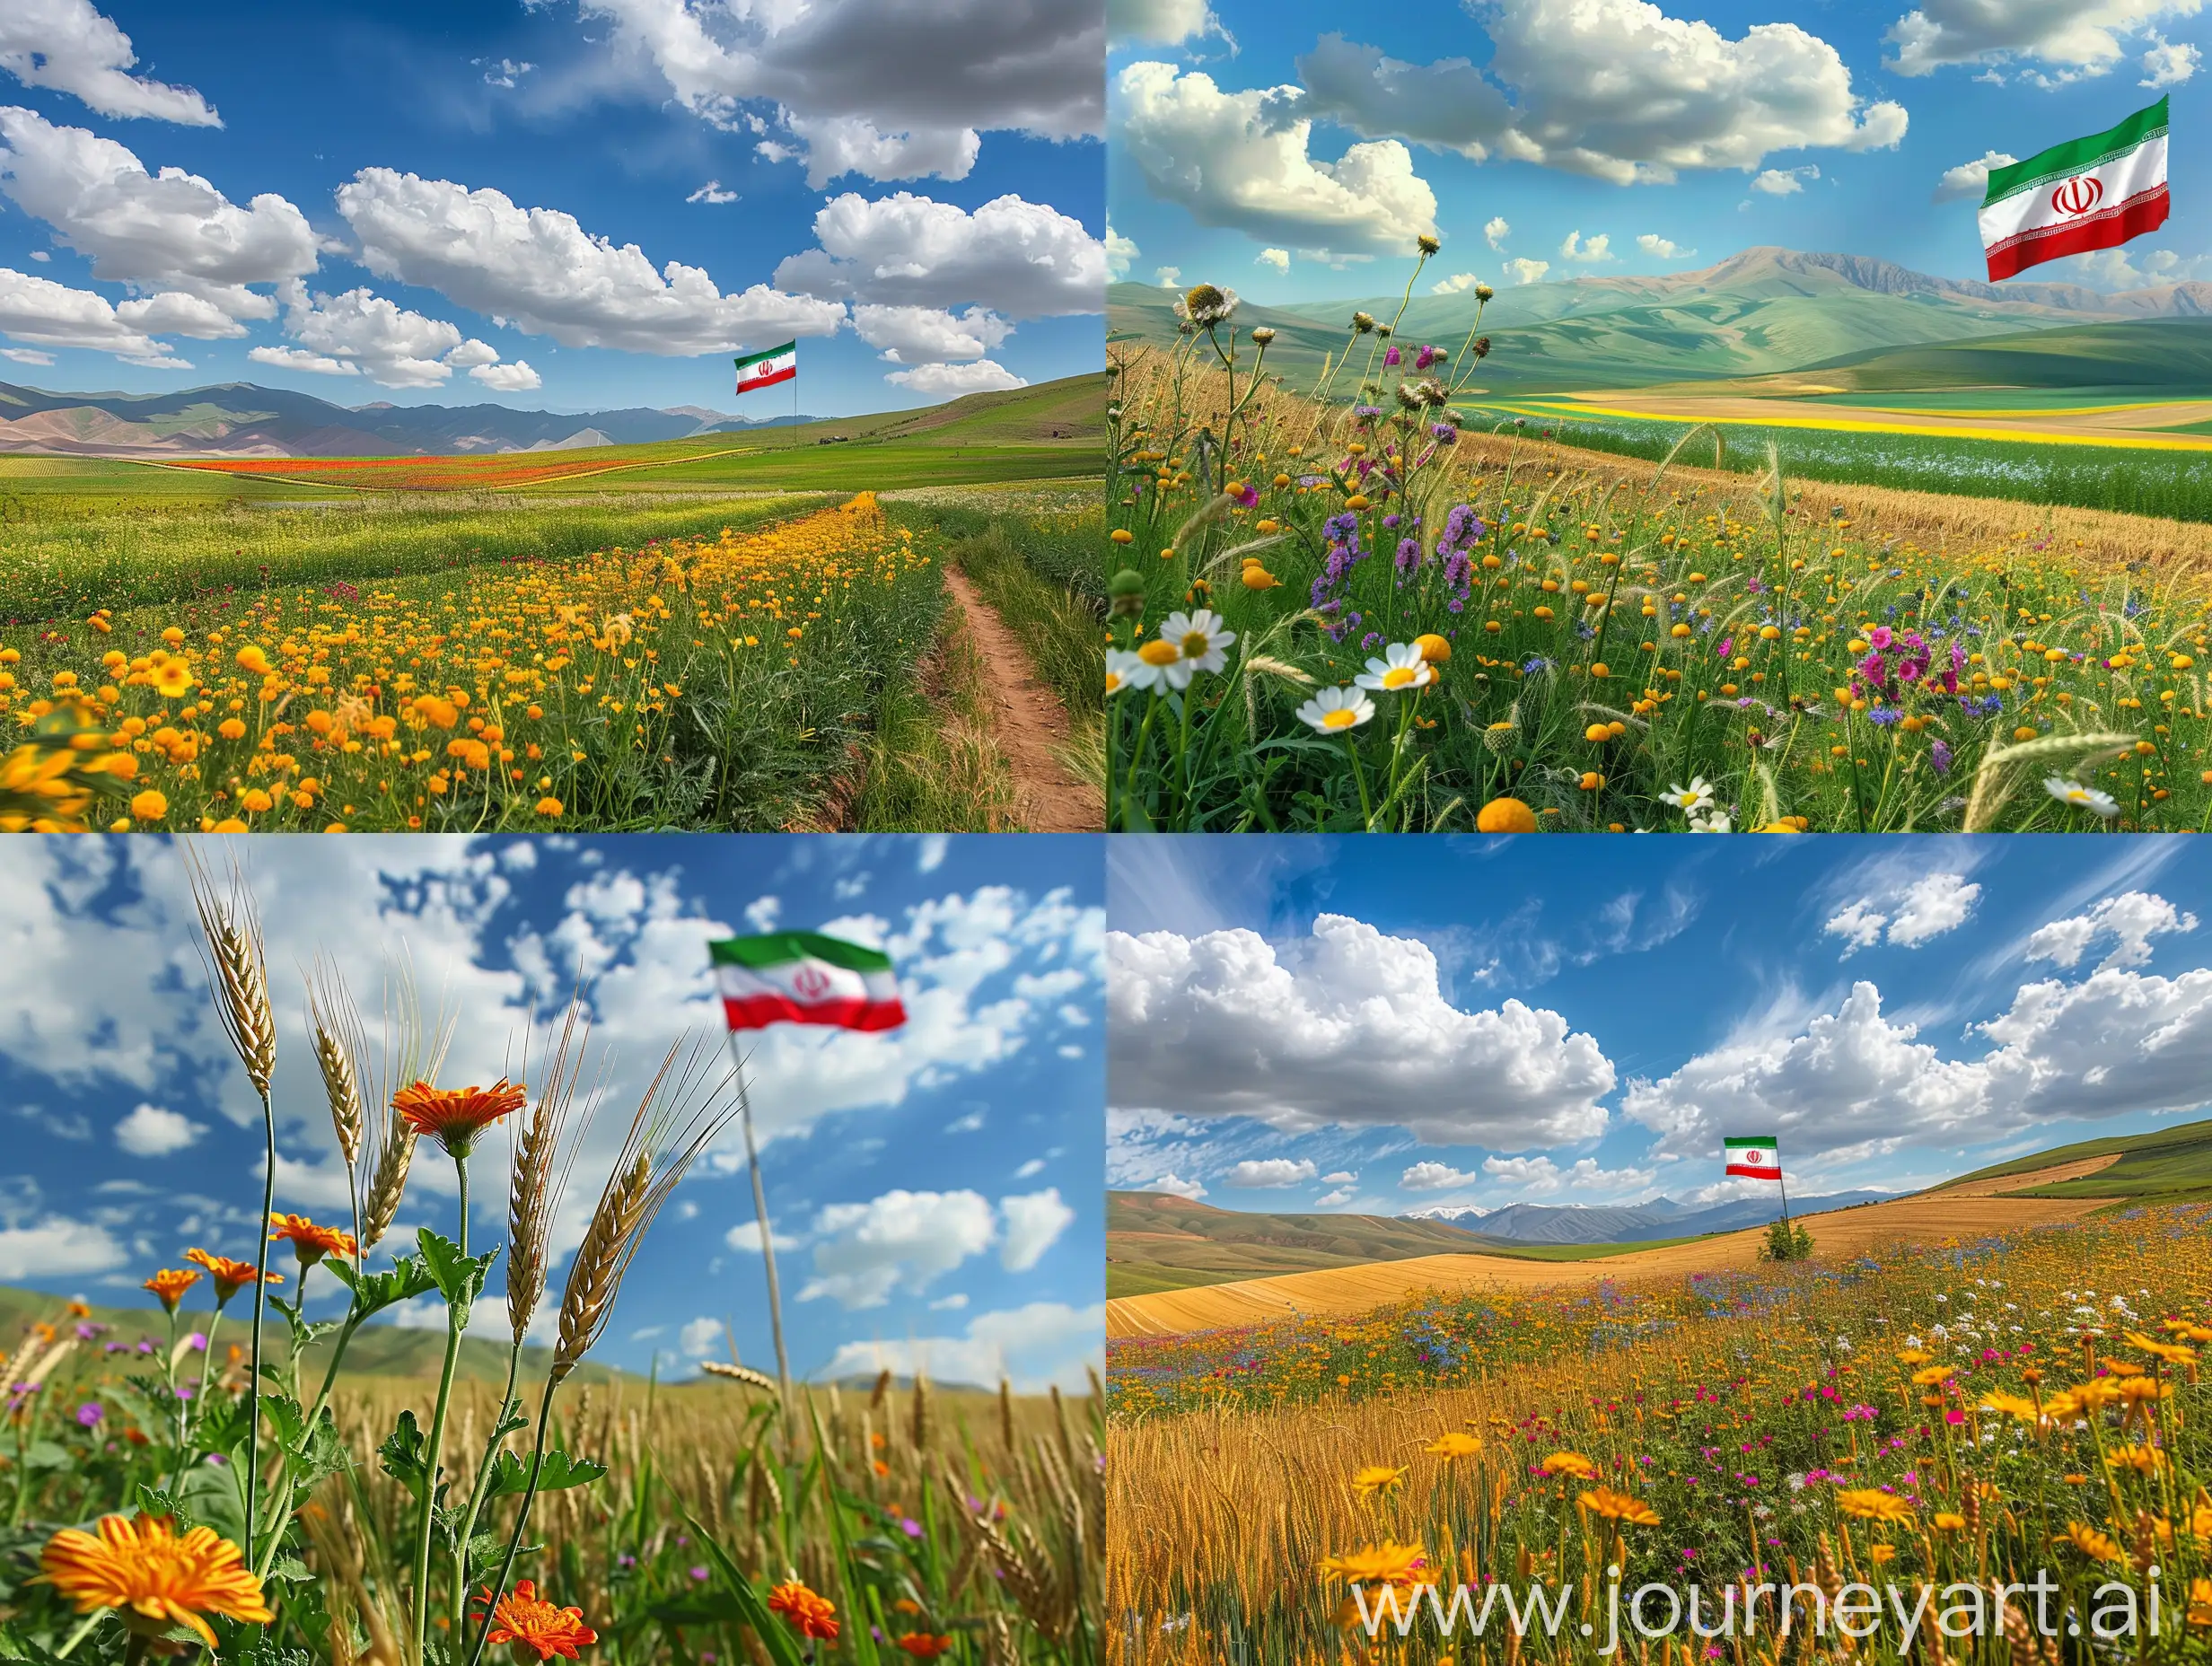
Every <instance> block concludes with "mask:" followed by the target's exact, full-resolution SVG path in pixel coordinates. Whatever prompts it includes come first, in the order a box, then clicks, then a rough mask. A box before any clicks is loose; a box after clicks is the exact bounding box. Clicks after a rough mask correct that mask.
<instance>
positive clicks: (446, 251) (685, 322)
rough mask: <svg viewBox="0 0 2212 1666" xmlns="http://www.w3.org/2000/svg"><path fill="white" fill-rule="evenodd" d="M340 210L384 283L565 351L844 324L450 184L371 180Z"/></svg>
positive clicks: (690, 347) (836, 309)
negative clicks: (441, 299) (427, 292)
mask: <svg viewBox="0 0 2212 1666" xmlns="http://www.w3.org/2000/svg"><path fill="white" fill-rule="evenodd" d="M338 212H339V213H340V214H341V215H344V216H345V218H346V223H347V224H348V225H350V226H351V227H352V228H353V230H354V234H355V236H356V237H358V238H359V239H360V240H361V261H362V264H363V265H364V266H365V267H368V269H369V270H370V271H372V272H373V273H375V274H376V275H377V276H379V277H383V278H389V279H391V280H393V281H395V282H399V283H404V284H415V285H420V286H422V287H424V288H426V289H434V290H436V291H437V292H438V293H439V294H442V295H443V296H445V297H446V298H447V299H448V300H449V301H452V302H454V303H456V304H458V305H461V306H464V307H468V308H470V309H471V310H472V311H478V312H481V313H484V314H486V315H487V317H490V318H493V319H496V320H501V321H503V322H505V323H508V324H511V325H513V327H514V328H515V329H522V330H527V331H529V332H530V333H531V334H532V335H540V336H550V337H551V338H553V339H554V340H555V341H557V342H559V343H560V344H561V346H565V347H613V348H616V349H619V350H620V351H623V352H629V353H648V354H654V355H660V356H663V357H677V358H681V357H692V356H696V355H703V354H709V353H726V352H730V351H733V350H734V349H735V348H737V347H739V346H743V345H744V344H745V343H746V342H748V341H751V340H765V341H774V340H778V339H780V338H784V337H786V336H826V335H829V334H830V333H832V332H833V331H834V330H835V329H837V327H838V324H839V322H840V321H841V320H843V318H844V316H845V309H844V308H843V307H842V306H840V305H838V303H835V302H832V301H826V300H822V299H820V298H819V297H816V296H812V295H804V294H784V293H781V292H780V291H778V290H776V289H772V288H770V287H769V286H768V285H765V284H755V285H751V286H750V288H748V289H746V290H744V291H743V292H742V293H741V294H727V295H725V294H722V292H721V291H719V290H717V289H716V288H715V284H714V280H713V279H712V278H711V277H710V276H708V275H707V272H706V271H705V270H704V269H703V268H701V267H689V266H685V265H684V264H683V263H682V262H680V261H676V260H671V261H670V262H668V264H667V265H666V266H665V267H661V268H659V269H657V270H656V269H655V268H654V265H653V263H652V261H650V260H649V259H646V257H645V251H644V250H642V249H640V248H639V247H638V246H637V245H636V244H635V243H625V244H622V245H620V246H619V247H618V246H617V245H616V244H615V243H614V242H613V241H611V240H610V239H608V238H604V237H600V236H595V235H594V234H592V232H587V231H585V230H584V227H583V226H582V225H581V224H578V223H577V221H576V219H575V216H574V215H568V214H564V213H562V212H561V211H560V210H558V209H555V208H527V209H526V208H522V207H519V206H516V204H515V203H514V202H513V201H512V200H511V199H509V198H508V197H506V196H505V193H503V192H500V191H496V190H492V189H479V190H470V189H469V188H468V187H467V186H465V185H458V184H455V183H454V182H453V181H452V180H425V179H422V178H419V177H418V176H417V175H415V174H412V173H398V172H395V171H392V170H391V169H389V168H364V169H363V170H362V171H360V172H359V173H357V174H355V176H354V177H353V179H352V180H348V181H347V183H346V184H344V185H342V186H340V187H339V188H338ZM779 281H780V280H779Z"/></svg>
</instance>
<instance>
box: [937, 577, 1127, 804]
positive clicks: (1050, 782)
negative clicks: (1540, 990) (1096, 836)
mask: <svg viewBox="0 0 2212 1666" xmlns="http://www.w3.org/2000/svg"><path fill="white" fill-rule="evenodd" d="M944 587H945V589H946V590H947V591H949V592H952V600H953V601H955V602H956V603H958V604H959V607H960V609H961V612H962V613H963V614H965V615H966V616H967V620H968V630H969V634H970V636H973V637H974V638H975V643H976V651H977V652H978V653H980V654H981V655H982V656H983V661H984V663H985V664H987V665H988V666H989V667H990V668H991V671H992V676H991V679H990V684H989V688H990V706H991V739H992V740H993V741H995V742H996V744H997V747H998V753H999V756H1000V757H1002V758H1005V760H1006V767H1007V769H1008V771H1009V772H1010V773H1011V774H1012V775H1013V776H1014V793H1015V794H1016V796H1017V798H1018V799H1019V801H1020V803H1021V811H1022V822H1023V826H1024V827H1026V828H1027V829H1029V830H1030V831H1031V832H1032V833H1096V832H1098V831H1100V830H1101V829H1102V828H1104V827H1105V825H1106V806H1105V803H1104V802H1103V801H1102V799H1101V798H1100V796H1099V794H1098V793H1097V791H1096V790H1095V789H1094V788H1093V787H1092V786H1091V785H1089V784H1088V783H1087V782H1085V781H1084V780H1082V779H1081V778H1079V777H1078V776H1076V775H1075V773H1074V772H1073V771H1071V770H1070V769H1069V768H1068V767H1067V766H1066V764H1064V763H1062V762H1061V761H1060V752H1061V750H1062V749H1064V748H1065V747H1066V745H1067V743H1068V731H1067V714H1066V712H1065V711H1063V710H1062V709H1061V706H1060V702H1059V697H1058V696H1057V695H1055V694H1054V693H1053V692H1052V690H1051V689H1050V688H1048V687H1046V685H1045V683H1044V680H1042V679H1041V678H1040V677H1039V676H1038V675H1037V672H1036V671H1035V670H1034V668H1032V667H1031V664H1030V658H1029V655H1028V653H1026V652H1024V651H1023V647H1022V644H1021V641H1020V639H1019V638H1017V637H1016V636H1014V633H1013V632H1012V631H1010V630H1008V629H1007V628H1006V627H1005V623H1004V622H1003V621H1002V620H1001V619H1000V618H999V617H998V615H997V614H996V613H994V612H993V611H992V610H991V608H990V605H989V604H988V603H987V602H986V601H984V600H983V598H982V597H981V596H980V595H979V594H978V593H977V592H976V587H975V586H974V585H973V584H971V583H969V581H968V575H967V574H965V573H962V572H961V570H960V569H959V568H958V567H953V566H948V567H946V568H945V569H944Z"/></svg>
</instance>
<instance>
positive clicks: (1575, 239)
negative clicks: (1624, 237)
mask: <svg viewBox="0 0 2212 1666" xmlns="http://www.w3.org/2000/svg"><path fill="white" fill-rule="evenodd" d="M1611 241H1612V240H1611V238H1610V237H1608V236H1607V235H1606V234H1605V233H1604V232H1599V233H1598V234H1597V235H1596V236H1595V237H1593V238H1591V239H1590V240H1589V241H1586V242H1585V241H1583V235H1582V233H1581V232H1579V231H1576V232H1568V233H1567V236H1566V238H1565V240H1564V241H1561V243H1560V244H1559V259H1562V260H1578V261H1580V262H1582V263H1583V264H1584V265H1585V266H1596V265H1599V264H1601V263H1602V262H1603V261H1607V260H1611V259H1612V258H1613V257H1612V255H1611V252H1610V250H1609V249H1608V247H1607V245H1608V244H1610V243H1611Z"/></svg>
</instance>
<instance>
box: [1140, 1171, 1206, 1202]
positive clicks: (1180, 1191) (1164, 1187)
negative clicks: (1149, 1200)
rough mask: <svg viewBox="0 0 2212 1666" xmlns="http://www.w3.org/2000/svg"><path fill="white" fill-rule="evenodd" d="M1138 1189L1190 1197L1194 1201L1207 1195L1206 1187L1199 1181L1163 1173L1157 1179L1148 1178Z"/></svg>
mask: <svg viewBox="0 0 2212 1666" xmlns="http://www.w3.org/2000/svg"><path fill="white" fill-rule="evenodd" d="M1136 1189H1137V1190H1139V1191H1147V1192H1165V1193H1167V1195H1168V1196H1169V1197H1183V1198H1188V1199H1189V1201H1190V1202H1192V1203H1196V1202H1197V1201H1198V1199H1199V1198H1201V1197H1205V1196H1206V1188H1205V1187H1203V1186H1201V1185H1199V1184H1198V1181H1196V1180H1186V1179H1179V1178H1178V1177H1176V1176H1175V1175H1172V1174H1163V1175H1161V1176H1160V1177H1159V1178H1158V1179H1153V1180H1147V1181H1145V1183H1144V1184H1143V1185H1142V1186H1140V1187H1138V1188H1136Z"/></svg>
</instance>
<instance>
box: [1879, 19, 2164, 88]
mask: <svg viewBox="0 0 2212 1666" xmlns="http://www.w3.org/2000/svg"><path fill="white" fill-rule="evenodd" d="M2199 4H2200V0H2026V3H2025V4H2010V5H1992V4H1988V0H1922V4H1920V5H1918V6H1917V7H1915V8H1914V9H1913V10H1912V11H1910V12H1908V13H1905V15H1904V16H1902V17H1900V18H1899V19H1898V20H1897V21H1896V22H1894V23H1892V24H1891V25H1890V27H1889V29H1888V30H1887V31H1885V32H1884V33H1883V39H1884V40H1886V41H1888V42H1889V43H1890V45H1892V47H1894V48H1896V56H1895V57H1892V58H1889V59H1886V60H1885V65H1886V66H1887V67H1888V68H1891V69H1894V70H1896V71H1897V72H1898V73H1899V74H1900V75H1933V74H1935V71H1937V70H1939V69H1942V68H1944V67H1945V66H1951V65H1959V64H1983V65H1988V66H1993V67H1994V66H2003V65H2006V64H2009V63H2012V62H2014V61H2015V60H2026V61H2027V62H2029V63H2030V64H2040V65H2044V66H2048V68H2047V69H2030V70H2029V71H2027V72H2026V74H2025V76H2024V78H2025V79H2027V80H2029V81H2031V82H2032V83H2036V84H2039V85H2058V84H2063V83H2066V82H2069V81H2075V80H2079V79H2081V78H2083V77H2084V76H2088V75H2104V74H2107V73H2108V72H2109V71H2111V69H2112V67H2113V66H2115V65H2117V64H2118V63H2119V62H2120V59H2121V58H2122V57H2125V56H2126V51H2127V48H2126V46H2125V45H2124V43H2125V42H2126V41H2128V40H2129V39H2132V38H2134V37H2136V36H2137V35H2140V34H2143V33H2145V32H2146V31H2150V32H2151V33H2152V36H2153V39H2156V38H2157V37H2156V35H2155V31H2152V29H2151V26H2152V25H2153V24H2155V23H2156V22H2159V21H2160V20H2162V19H2165V18H2170V17H2172V18H2180V17H2191V16H2194V15H2195V14H2196V13H2197V10H2198V7H2199ZM2146 68H2147V66H2146Z"/></svg>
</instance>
